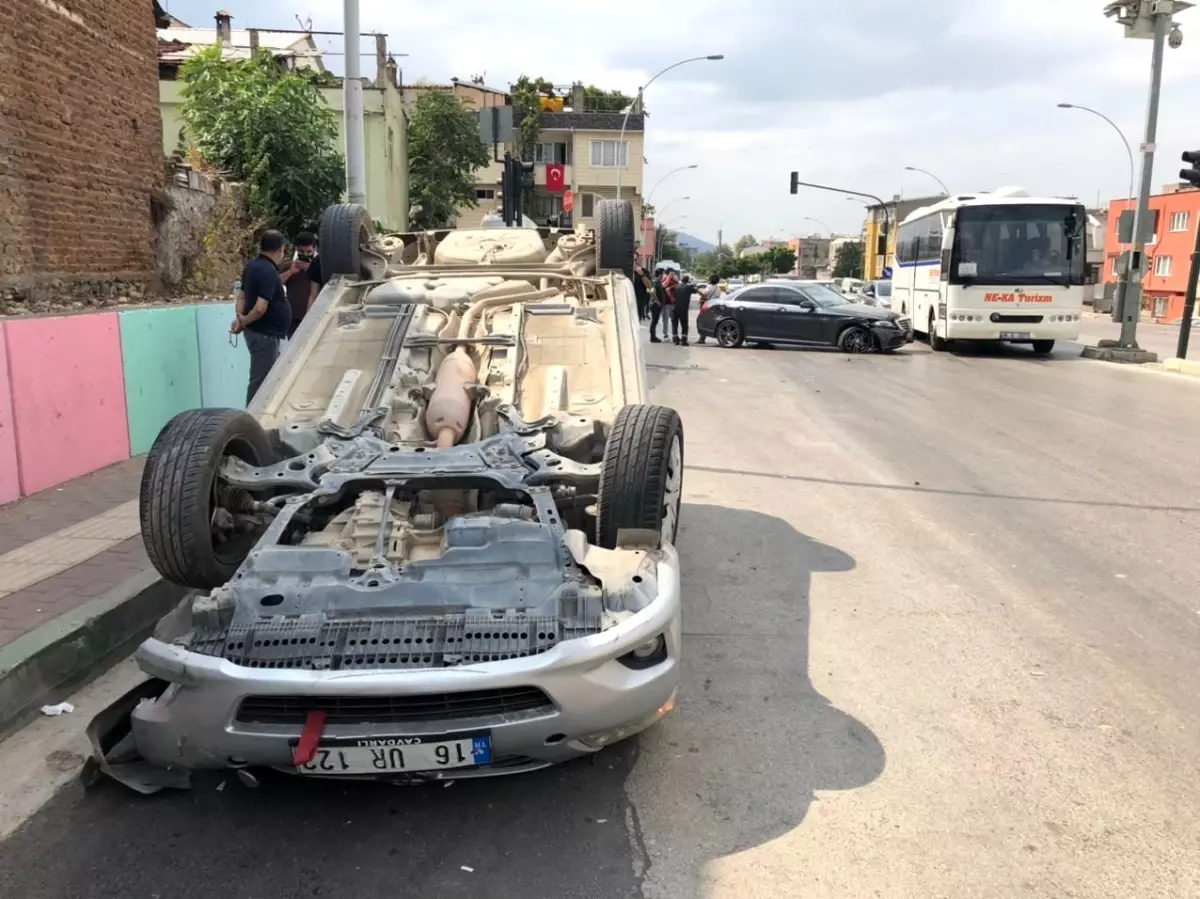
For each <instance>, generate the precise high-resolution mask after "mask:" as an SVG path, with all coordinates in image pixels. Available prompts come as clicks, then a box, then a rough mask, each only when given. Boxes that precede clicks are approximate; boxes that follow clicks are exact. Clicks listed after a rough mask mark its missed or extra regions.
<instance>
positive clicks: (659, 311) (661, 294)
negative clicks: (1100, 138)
mask: <svg viewBox="0 0 1200 899" xmlns="http://www.w3.org/2000/svg"><path fill="white" fill-rule="evenodd" d="M651 288H652V289H653V290H654V295H653V296H652V297H651V298H650V342H651V343H662V341H661V340H660V339H659V337H658V323H659V320H660V319H661V318H662V315H663V310H664V309H665V308H666V307H667V289H666V288H665V287H663V270H662V269H661V268H656V269H655V270H654V281H653V282H652V283H651ZM662 327H663V337H666V336H667V323H666V321H665V320H664V321H663V323H662Z"/></svg>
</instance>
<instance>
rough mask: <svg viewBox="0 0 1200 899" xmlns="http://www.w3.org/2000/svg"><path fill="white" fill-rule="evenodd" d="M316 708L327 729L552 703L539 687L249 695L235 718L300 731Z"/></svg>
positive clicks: (459, 717)
mask: <svg viewBox="0 0 1200 899" xmlns="http://www.w3.org/2000/svg"><path fill="white" fill-rule="evenodd" d="M315 709H321V710H323V711H324V712H325V715H326V717H325V723H326V725H333V724H418V723H425V722H431V721H469V720H471V719H474V718H492V717H495V716H497V715H511V714H514V713H517V712H550V711H553V709H554V704H553V703H552V702H550V697H548V696H547V695H546V694H545V693H543V692H542V691H541V690H539V689H538V688H537V687H506V688H504V689H500V690H470V691H466V692H462V693H423V694H415V695H411V696H289V695H279V696H247V697H246V698H245V699H243V700H242V704H241V706H239V707H238V713H237V720H238V721H239V722H241V723H243V724H280V725H293V726H296V727H302V726H303V725H304V721H305V719H306V718H307V717H308V713H309V712H310V711H313V710H315Z"/></svg>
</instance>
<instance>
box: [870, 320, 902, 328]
mask: <svg viewBox="0 0 1200 899" xmlns="http://www.w3.org/2000/svg"><path fill="white" fill-rule="evenodd" d="M875 327H876V328H899V327H900V326H899V325H898V324H896V323H895V322H894V321H892V320H891V319H887V318H882V319H880V320H879V321H877V322H875Z"/></svg>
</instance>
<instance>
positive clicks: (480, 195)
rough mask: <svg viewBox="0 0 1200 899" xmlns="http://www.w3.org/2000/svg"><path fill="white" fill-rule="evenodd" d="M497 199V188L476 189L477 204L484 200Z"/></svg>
mask: <svg viewBox="0 0 1200 899" xmlns="http://www.w3.org/2000/svg"><path fill="white" fill-rule="evenodd" d="M494 199H496V188H494V187H477V188H475V200H476V201H477V202H479V201H483V200H494Z"/></svg>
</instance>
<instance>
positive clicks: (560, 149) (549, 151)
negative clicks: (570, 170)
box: [533, 141, 571, 165]
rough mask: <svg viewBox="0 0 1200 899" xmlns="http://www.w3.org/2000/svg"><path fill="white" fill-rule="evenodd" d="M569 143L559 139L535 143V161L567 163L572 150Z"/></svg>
mask: <svg viewBox="0 0 1200 899" xmlns="http://www.w3.org/2000/svg"><path fill="white" fill-rule="evenodd" d="M567 147H568V145H567V144H565V143H562V142H559V141H546V142H544V143H540V144H534V145H533V161H534V162H541V163H546V164H556V165H566V164H567V163H569V162H570V161H571V160H570V159H569V158H568V157H569V155H570V151H569V150H568V149H567Z"/></svg>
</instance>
